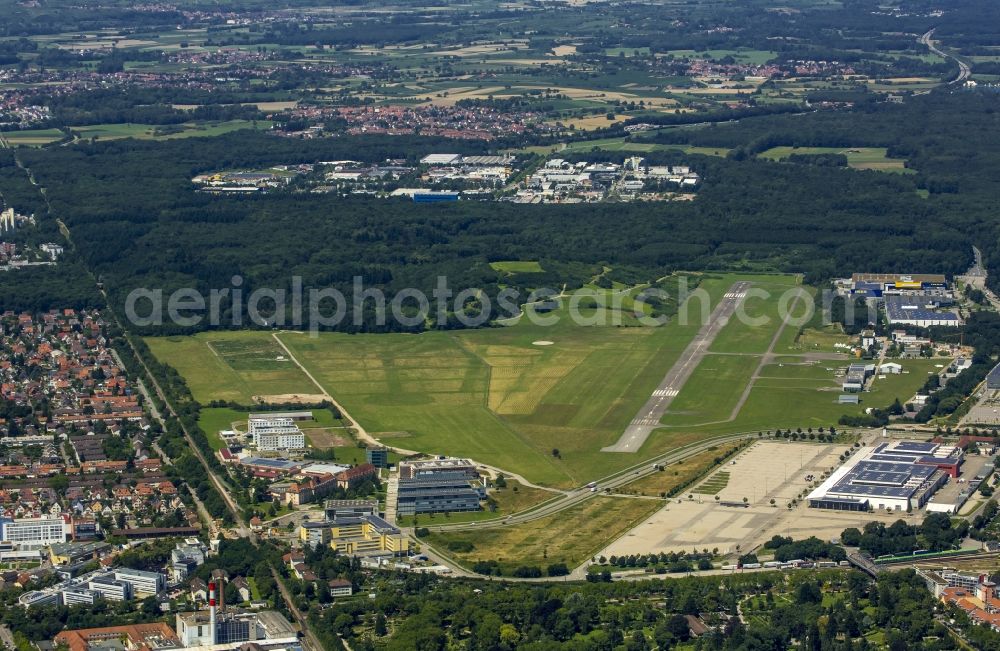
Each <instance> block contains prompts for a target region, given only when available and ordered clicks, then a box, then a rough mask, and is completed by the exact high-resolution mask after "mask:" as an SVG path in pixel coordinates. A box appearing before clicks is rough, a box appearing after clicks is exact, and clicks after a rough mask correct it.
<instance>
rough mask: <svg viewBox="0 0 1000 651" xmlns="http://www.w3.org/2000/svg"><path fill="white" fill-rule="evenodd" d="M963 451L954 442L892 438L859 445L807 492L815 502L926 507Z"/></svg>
mask: <svg viewBox="0 0 1000 651" xmlns="http://www.w3.org/2000/svg"><path fill="white" fill-rule="evenodd" d="M961 462H962V451H961V449H959V448H957V447H955V446H948V445H942V444H940V443H924V442H920V441H893V442H890V443H881V444H879V445H877V446H874V447H872V448H867V449H864V450H863V451H859V452H858V454H856V455H855V456H854V457H852V458H850V459H848V460H847V462H845V463H844V465H843V466H841V467H840V468H838V469H837V470H836V471H834V472H833V473H832V474H831V475H830V476H829V477H828V478H827V479H826V481H824V482H823V483H822V484H821V485H820V486H819V487H817V488H816V489H815V490H814V491H812V492H811V493H810V494H809V496H808V498H807V499H808V502H809V506H810V507H812V508H821V509H833V510H837V511H868V510H875V509H878V510H887V511H911V510H913V509H918V508H921V507H923V506H924V505H925V504H926V503H927V501H928V500H929V499H930V498H931V496H932V495H933V494H934V491H936V490H937V489H938V488H939V487H940V486H941V485H943V484H944V483H946V482H947V481H948V477H949V475H950V476H955V475H956V474H957V472H958V467H959V465H960V464H961Z"/></svg>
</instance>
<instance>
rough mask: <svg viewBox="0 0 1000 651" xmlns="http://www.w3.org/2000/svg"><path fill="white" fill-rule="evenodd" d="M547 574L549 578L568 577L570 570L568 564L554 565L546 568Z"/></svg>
mask: <svg viewBox="0 0 1000 651" xmlns="http://www.w3.org/2000/svg"><path fill="white" fill-rule="evenodd" d="M546 573H547V574H548V575H549V576H566V575H567V574H569V568H568V567H566V563H552V564H551V565H549V566H548V568H546Z"/></svg>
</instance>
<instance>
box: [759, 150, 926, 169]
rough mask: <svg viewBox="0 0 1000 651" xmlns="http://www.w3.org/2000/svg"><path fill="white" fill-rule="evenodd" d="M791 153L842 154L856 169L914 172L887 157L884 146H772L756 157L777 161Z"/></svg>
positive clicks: (898, 159) (902, 161)
mask: <svg viewBox="0 0 1000 651" xmlns="http://www.w3.org/2000/svg"><path fill="white" fill-rule="evenodd" d="M792 154H804V155H815V154H843V155H844V156H846V157H847V165H848V167H851V168H853V169H856V170H878V171H880V172H895V173H898V174H912V173H914V170H911V169H908V168H907V167H906V161H905V160H903V159H900V158H889V157H888V156H887V154H886V148H885V147H845V148H837V147H772V148H771V149H768V150H767V151H765V152H762V153H760V154H758V157H759V158H766V159H768V160H775V161H779V160H782V159H785V158H788V157H789V156H791V155H792Z"/></svg>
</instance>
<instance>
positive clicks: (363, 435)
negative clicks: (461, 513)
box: [271, 330, 420, 456]
mask: <svg viewBox="0 0 1000 651" xmlns="http://www.w3.org/2000/svg"><path fill="white" fill-rule="evenodd" d="M281 334H302V333H294V332H289V331H286V330H282V331H280V332H274V333H271V336H272V337H273V338H274V340H275V341H276V342H278V345H279V346H281V349H282V350H284V351H285V354H286V355H288V359H290V360H291V361H292V363H293V364H295V365H296V366H298V367H299V370H301V371H302V372H303V373H304V374H305V376H306V377H307V378H309V381H310V382H312V383H313V384H314V385H315V386H316V388H317V389H319V393H320V395H322V396H323V399H324V400H329V401H330V402H331V403H332V404H333V406H334V407H336V408H337V411H339V412H340V415H341V417H342V418H343V419H344V420H346V421H347V422H348V424H349V426H350V427H351V428H352V429H354V432H355V434H356V435H357V437H358V439H360V440H361V441H364V442H365V443H368V444H370V445H374V446H385V447H388V448H389V449H390V450H393V451H395V452H397V453H399V454H402V455H403V456H412V455H414V454H420V453H419V452H416V451H415V450H405V449H403V448H397V447H395V446H391V445H385V444H384V443H382V442H381V441H379V440H378V439H377V438H375V437H374V436H372V435H371V434H369V433H368V430H366V429H365V428H364V427H363V426H362V425H361V423H359V422H358V421H357V419H355V418H354V417H352V416H351V415H350V414H349V413H348V412H347V410H346V409H344V406H343V405H342V404H340V403H339V402H337V400H336V399H335V398H334V397H333V396H331V395H330V393H329V392H328V391H327V390H326V388H325V387H324V386H323V385H322V384H320V383H319V381H318V380H317V379H316V378H315V377H314V376H313V374H312V373H310V372H309V369H307V368H306V367H305V366H303V365H302V363H301V362H300V361H299V360H298V358H297V357H295V355H293V354H292V351H291V349H290V348H289V347H288V346H286V345H285V342H283V341H282V340H281V337H279V336H278V335H281Z"/></svg>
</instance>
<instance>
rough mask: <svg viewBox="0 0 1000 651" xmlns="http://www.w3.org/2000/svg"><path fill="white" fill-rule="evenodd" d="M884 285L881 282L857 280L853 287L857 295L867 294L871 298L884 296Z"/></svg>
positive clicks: (853, 292) (853, 291)
mask: <svg viewBox="0 0 1000 651" xmlns="http://www.w3.org/2000/svg"><path fill="white" fill-rule="evenodd" d="M882 292H883V287H882V284H881V283H870V282H857V283H854V287H853V288H852V289H851V293H852V294H854V295H855V296H865V297H869V298H882Z"/></svg>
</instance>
